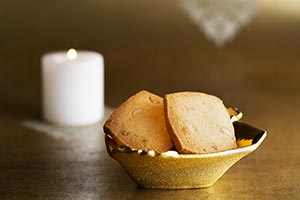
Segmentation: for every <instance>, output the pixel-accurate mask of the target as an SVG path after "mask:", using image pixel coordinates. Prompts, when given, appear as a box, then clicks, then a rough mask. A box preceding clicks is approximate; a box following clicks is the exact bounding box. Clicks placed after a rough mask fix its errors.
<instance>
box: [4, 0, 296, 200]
mask: <svg viewBox="0 0 300 200" xmlns="http://www.w3.org/2000/svg"><path fill="white" fill-rule="evenodd" d="M270 2H271V1H267V0H262V1H260V3H261V5H260V9H259V12H258V13H257V14H256V16H255V17H254V19H253V20H252V21H251V22H250V24H249V25H248V26H245V27H243V28H242V29H241V30H240V32H239V33H238V34H237V35H236V37H235V38H234V40H232V41H231V42H229V43H228V44H227V45H226V46H225V47H223V48H222V49H218V48H216V47H215V46H214V45H213V43H211V42H210V41H207V40H206V38H205V36H204V35H203V33H202V32H201V31H200V30H199V29H198V27H196V26H195V24H194V23H192V22H191V21H190V20H189V18H188V17H187V15H186V14H185V13H184V12H183V11H182V10H181V9H180V8H179V6H178V5H177V3H176V1H172V0H164V1H150V0H142V1H134V0H124V1H111V0H104V1H98V0H85V1H71V0H60V1H33V0H29V1H16V0H9V1H1V2H0V25H1V27H0V199H22V200H24V199H300V145H299V141H300V133H299V130H300V123H299V119H300V61H299V58H300V15H299V13H300V10H299V6H296V5H295V6H293V4H290V3H291V2H294V3H295V1H288V3H283V2H287V1H282V2H281V3H282V4H280V1H279V2H277V3H274V4H272V3H270ZM69 47H75V48H77V49H89V50H95V51H98V52H101V53H103V55H104V57H105V61H106V65H105V67H106V68H105V70H106V82H105V89H106V91H105V92H106V94H105V95H106V104H107V105H109V106H111V107H116V106H118V105H119V104H120V103H121V102H122V101H124V100H125V99H126V98H127V97H129V96H130V95H131V94H133V93H135V92H137V91H139V90H141V89H147V90H150V91H152V92H154V93H157V94H159V95H163V94H165V93H170V92H174V91H183V90H193V91H204V92H207V93H211V94H215V95H217V96H219V97H221V98H222V99H224V102H225V104H226V105H232V106H236V107H238V108H239V109H240V110H241V111H243V113H244V118H243V120H244V121H245V122H248V123H250V124H253V125H255V126H258V127H261V128H264V129H266V130H267V131H268V136H267V138H266V140H265V141H264V142H263V144H262V145H261V146H260V147H259V148H258V149H257V150H256V151H255V152H254V153H252V154H250V155H249V156H247V157H245V158H243V159H242V160H240V161H239V162H238V163H237V164H236V165H234V166H233V167H232V168H231V169H230V170H229V171H228V172H227V173H226V174H225V175H224V176H223V177H222V178H221V179H220V180H219V181H218V182H217V183H216V184H215V185H213V186H212V187H210V188H206V189H192V190H148V189H138V188H137V186H136V185H135V184H134V183H133V182H132V181H131V180H130V179H129V177H128V176H127V174H126V173H125V171H124V170H123V169H122V168H121V167H120V166H119V164H118V163H117V162H116V161H114V160H112V159H110V158H109V157H108V155H107V154H106V152H105V151H103V146H101V143H100V142H99V141H100V138H102V137H103V133H102V132H101V131H98V132H97V133H95V134H96V135H95V136H96V139H93V140H92V139H90V138H89V134H85V133H84V132H83V133H81V135H80V137H75V138H73V139H71V140H65V139H61V138H55V137H52V136H51V135H49V134H46V133H44V132H40V131H36V130H33V129H31V128H28V127H25V126H24V125H23V124H22V122H24V120H38V119H41V101H40V100H41V92H40V90H41V87H40V56H41V55H42V54H44V53H45V52H48V51H52V50H58V49H67V48H69ZM98 139H99V140H98Z"/></svg>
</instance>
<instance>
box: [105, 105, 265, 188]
mask: <svg viewBox="0 0 300 200" xmlns="http://www.w3.org/2000/svg"><path fill="white" fill-rule="evenodd" d="M227 111H228V113H229V114H230V115H231V120H232V122H233V125H234V129H235V136H236V139H237V144H238V146H239V147H238V148H236V149H231V150H227V151H222V152H217V153H209V154H178V153H177V152H176V151H167V152H164V153H157V152H154V151H142V150H136V149H131V148H129V147H127V146H117V145H116V143H115V142H114V141H113V140H112V138H111V137H110V136H109V135H105V143H106V148H107V152H108V154H109V155H110V156H111V157H112V158H113V159H115V160H117V161H118V162H119V163H120V164H121V166H122V167H123V168H124V169H125V170H126V172H127V174H128V175H129V176H130V177H131V178H132V180H133V181H134V182H135V183H136V184H138V186H140V187H142V188H159V189H188V188H204V187H209V186H211V185H213V184H214V183H215V182H216V181H217V180H218V179H219V178H220V177H221V176H222V175H223V174H224V173H225V172H226V171H227V170H228V169H229V168H230V167H231V166H232V165H233V164H235V163H236V162H237V161H238V160H240V159H241V158H243V157H244V156H246V155H247V154H249V153H251V152H253V151H254V150H255V149H256V148H257V147H258V146H259V145H260V144H261V143H262V141H263V140H264V139H265V137H266V136H267V133H266V131H264V130H262V129H259V128H255V127H253V126H250V125H248V124H246V123H243V122H240V121H238V120H239V119H240V118H241V117H242V113H241V112H239V111H237V110H236V109H233V108H228V109H227Z"/></svg>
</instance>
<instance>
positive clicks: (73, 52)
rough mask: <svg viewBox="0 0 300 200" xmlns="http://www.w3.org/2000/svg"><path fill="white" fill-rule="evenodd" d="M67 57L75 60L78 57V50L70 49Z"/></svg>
mask: <svg viewBox="0 0 300 200" xmlns="http://www.w3.org/2000/svg"><path fill="white" fill-rule="evenodd" d="M67 58H68V59H69V60H75V59H76V58H77V51H76V50H75V49H73V48H72V49H69V50H68V52H67Z"/></svg>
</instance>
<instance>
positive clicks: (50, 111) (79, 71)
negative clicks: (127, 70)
mask: <svg viewBox="0 0 300 200" xmlns="http://www.w3.org/2000/svg"><path fill="white" fill-rule="evenodd" d="M42 90H43V117H44V119H45V120H46V121H49V122H52V123H56V124H61V125H68V126H81V125H87V124H91V123H94V122H97V121H99V120H101V118H102V117H103V114H104V61H103V57H102V55H101V54H99V53H97V52H92V51H78V53H77V52H76V51H75V50H74V49H70V50H69V51H68V52H52V53H48V54H45V55H44V56H43V57H42Z"/></svg>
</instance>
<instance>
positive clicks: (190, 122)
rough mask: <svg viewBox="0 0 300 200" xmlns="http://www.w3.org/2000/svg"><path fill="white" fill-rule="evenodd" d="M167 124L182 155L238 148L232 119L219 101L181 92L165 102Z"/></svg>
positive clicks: (202, 95)
mask: <svg viewBox="0 0 300 200" xmlns="http://www.w3.org/2000/svg"><path fill="white" fill-rule="evenodd" d="M164 105H165V114H166V124H167V127H168V130H169V134H170V136H171V139H172V140H173V142H174V144H175V147H176V149H177V150H178V152H179V153H184V154H187V153H192V154H204V153H213V152H218V151H224V150H228V149H233V148H236V147H237V144H236V139H235V134H234V128H233V125H232V123H231V121H230V117H229V115H228V113H227V111H226V108H225V106H224V105H223V102H222V100H220V99H219V98H217V97H215V96H212V95H208V94H205V93H200V92H179V93H173V94H168V95H166V96H165V98H164Z"/></svg>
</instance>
